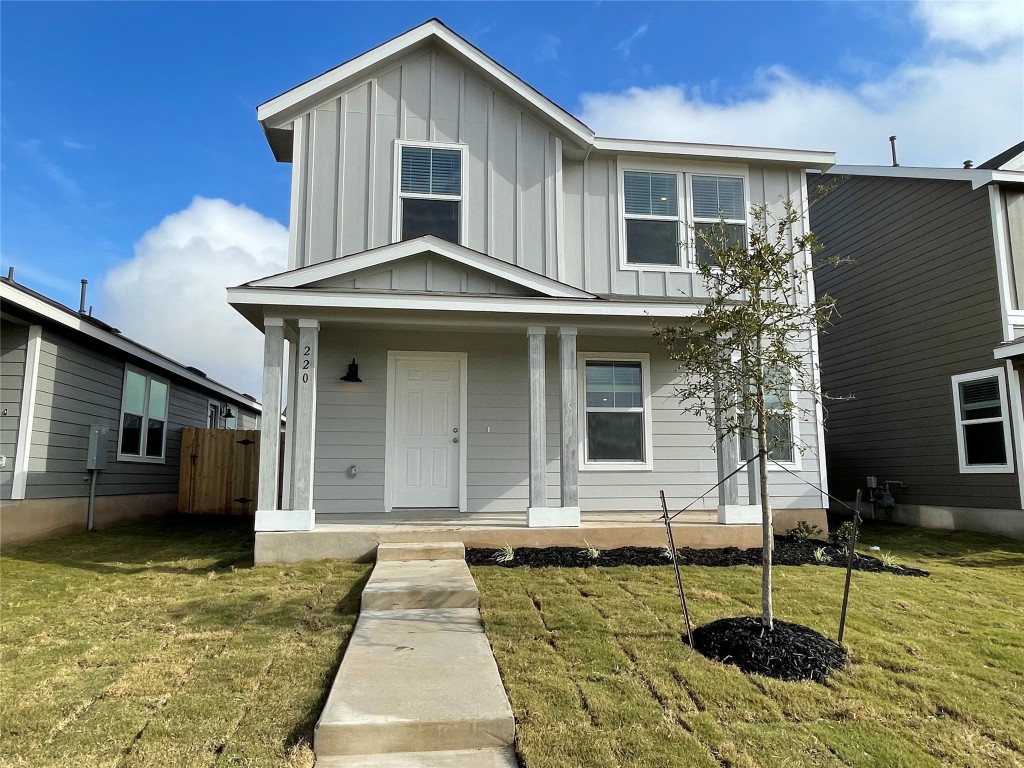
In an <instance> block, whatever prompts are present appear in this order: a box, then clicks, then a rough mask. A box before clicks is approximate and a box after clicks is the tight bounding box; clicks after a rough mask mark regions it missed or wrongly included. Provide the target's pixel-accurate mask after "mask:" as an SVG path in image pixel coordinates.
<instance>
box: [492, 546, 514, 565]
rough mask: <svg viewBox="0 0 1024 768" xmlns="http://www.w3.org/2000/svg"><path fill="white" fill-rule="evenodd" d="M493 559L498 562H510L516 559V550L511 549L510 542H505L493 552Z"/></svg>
mask: <svg viewBox="0 0 1024 768" xmlns="http://www.w3.org/2000/svg"><path fill="white" fill-rule="evenodd" d="M494 559H495V560H497V561H498V562H499V563H511V562H512V561H513V560H515V559H516V551H515V550H514V549H512V545H511V544H506V545H505V546H504V547H502V548H501V549H499V550H498V551H497V552H495V553H494Z"/></svg>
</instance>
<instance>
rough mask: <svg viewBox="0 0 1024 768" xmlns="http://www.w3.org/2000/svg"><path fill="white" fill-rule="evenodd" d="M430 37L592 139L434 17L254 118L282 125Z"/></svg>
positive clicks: (579, 136) (585, 140) (581, 136)
mask: <svg viewBox="0 0 1024 768" xmlns="http://www.w3.org/2000/svg"><path fill="white" fill-rule="evenodd" d="M430 39H434V40H437V41H439V42H441V43H443V44H444V45H446V46H447V47H448V48H450V49H451V50H453V51H454V52H455V53H457V54H459V55H460V56H462V57H463V58H465V59H466V60H468V61H469V62H470V63H472V64H473V65H475V66H476V67H477V68H478V69H480V70H482V71H483V72H485V73H486V74H487V75H488V76H490V77H491V78H493V79H494V80H496V81H498V82H499V83H501V85H503V86H504V87H506V88H508V89H510V90H511V91H513V92H514V93H516V94H518V95H519V96H520V97H521V98H522V99H524V100H525V101H526V102H528V103H529V104H530V105H531V106H532V107H534V108H535V109H537V110H539V111H540V112H542V113H543V114H545V115H547V116H548V117H549V118H550V119H552V120H554V121H555V122H556V123H557V124H559V125H560V126H562V128H564V129H565V130H566V131H567V132H569V133H570V134H571V135H573V136H575V137H576V138H577V139H578V140H579V141H580V142H582V143H584V144H587V145H589V144H590V143H591V141H592V140H593V137H594V132H593V131H591V130H590V128H588V127H587V126H586V125H585V124H584V123H582V122H581V121H580V120H578V119H577V118H576V117H574V116H573V115H572V114H570V113H569V112H566V111H565V110H564V109H562V108H561V107H559V106H558V105H557V104H555V103H554V102H553V101H551V100H550V99H548V98H547V97H546V96H544V95H543V94H541V93H540V92H539V91H537V90H536V89H534V88H533V87H531V86H530V85H529V84H527V83H526V82H524V81H523V80H521V79H520V78H518V77H517V76H515V75H513V74H512V73H511V72H509V71H508V70H507V69H505V68H504V67H502V66H501V65H500V64H498V63H497V62H496V61H494V60H493V59H491V58H490V57H489V56H487V55H486V54H485V53H483V52H482V51H480V50H479V49H477V48H476V47H474V46H473V45H471V44H469V43H467V42H466V41H465V40H463V39H462V38H461V37H459V36H458V35H457V34H455V33H454V32H452V31H451V30H450V29H448V28H447V27H445V26H444V25H443V24H441V23H440V22H438V21H436V20H431V21H428V22H426V23H425V24H421V25H420V26H418V27H416V28H414V29H411V30H409V31H408V32H406V33H404V34H402V35H399V36H398V37H396V38H393V39H391V40H389V41H387V42H386V43H383V44H381V45H379V46H377V47H376V48H373V49H372V50H370V51H367V52H366V53H364V54H362V55H360V56H357V57H356V58H354V59H352V60H351V61H348V62H346V63H344V64H341V65H340V66H337V67H335V68H334V69H331V70H328V71H327V72H325V73H323V74H322V75H319V76H318V77H314V78H313V79H312V80H308V81H306V82H305V83H303V84H302V85H299V86H296V87H295V88H292V89H291V90H289V91H285V92H284V93H282V94H281V95H280V96H276V97H275V98H273V99H271V100H270V101H267V102H265V103H263V104H261V105H260V106H259V107H257V109H256V117H257V119H258V120H259V121H260V122H261V123H263V124H264V126H265V127H266V126H269V127H272V128H283V127H285V126H286V125H287V124H288V123H290V122H291V121H292V120H293V119H294V118H295V117H296V116H297V115H298V114H300V113H301V112H303V111H305V110H307V109H310V108H312V107H313V106H315V104H317V103H319V101H320V100H321V99H322V98H323V96H324V93H325V92H329V91H331V90H332V89H335V88H339V87H341V86H342V85H343V84H344V83H345V82H346V81H348V80H350V79H354V78H357V77H358V76H359V75H360V74H361V73H364V72H366V71H367V70H370V69H373V68H375V67H377V66H380V65H381V64H384V63H386V62H387V61H388V60H390V59H393V58H396V57H398V56H400V55H402V54H404V53H406V52H408V51H410V50H411V49H413V48H415V47H416V46H417V45H419V44H421V43H423V42H425V41H427V40H430Z"/></svg>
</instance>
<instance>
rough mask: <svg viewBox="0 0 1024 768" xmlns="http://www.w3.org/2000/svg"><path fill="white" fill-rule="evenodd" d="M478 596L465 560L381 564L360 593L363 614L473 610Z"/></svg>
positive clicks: (401, 561) (385, 561)
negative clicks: (441, 609) (425, 610)
mask: <svg viewBox="0 0 1024 768" xmlns="http://www.w3.org/2000/svg"><path fill="white" fill-rule="evenodd" d="M478 604H479V593H478V591H477V588H476V582H474V581H473V577H472V576H471V575H470V573H469V568H468V567H467V566H466V561H465V560H384V561H380V562H378V563H377V565H376V566H374V569H373V573H372V574H371V576H370V580H369V581H368V582H367V584H366V587H365V588H364V589H363V599H362V603H361V608H362V610H363V611H393V610H402V609H407V608H476V607H477V605H478Z"/></svg>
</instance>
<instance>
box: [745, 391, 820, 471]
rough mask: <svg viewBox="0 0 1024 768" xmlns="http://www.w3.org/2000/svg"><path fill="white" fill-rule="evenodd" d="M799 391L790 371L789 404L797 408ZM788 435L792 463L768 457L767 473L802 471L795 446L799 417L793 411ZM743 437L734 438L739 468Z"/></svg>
mask: <svg viewBox="0 0 1024 768" xmlns="http://www.w3.org/2000/svg"><path fill="white" fill-rule="evenodd" d="M799 397H800V390H799V388H798V387H797V379H796V372H795V371H790V383H789V399H790V401H791V402H793V403H794V404H796V405H797V407H798V408H799V405H800V402H799V400H798V398H799ZM789 433H790V434H791V435H792V437H793V460H792V461H776V460H775V459H773V458H772V457H771V456H769V457H768V471H769V472H773V471H774V472H785V471H787V470H789V471H792V472H799V471H801V470H802V469H803V465H802V463H801V461H800V450H799V448H797V446H798V445H799V443H800V415H799V411H794V412H793V413H792V414H791V416H790V425H789ZM752 439H753V440H754V442H755V443H756V442H757V438H756V437H754V438H752ZM743 440H744V438H743V436H742V435H737V436H736V466H737V467H739V466H741V465H742V464H743Z"/></svg>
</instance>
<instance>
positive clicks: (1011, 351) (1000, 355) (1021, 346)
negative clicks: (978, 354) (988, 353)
mask: <svg viewBox="0 0 1024 768" xmlns="http://www.w3.org/2000/svg"><path fill="white" fill-rule="evenodd" d="M1021 356H1024V341H1020V342H1017V343H1016V344H1003V345H1000V346H998V347H996V348H995V349H994V350H992V357H994V358H995V359H996V360H1007V359H1012V358H1015V357H1021Z"/></svg>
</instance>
